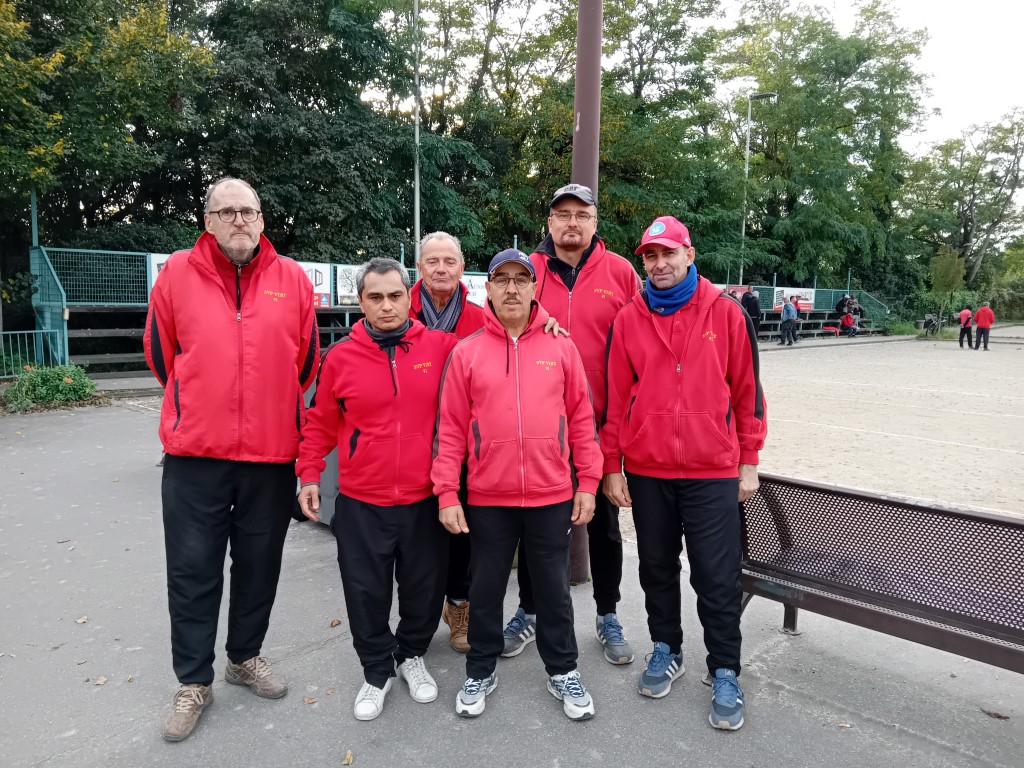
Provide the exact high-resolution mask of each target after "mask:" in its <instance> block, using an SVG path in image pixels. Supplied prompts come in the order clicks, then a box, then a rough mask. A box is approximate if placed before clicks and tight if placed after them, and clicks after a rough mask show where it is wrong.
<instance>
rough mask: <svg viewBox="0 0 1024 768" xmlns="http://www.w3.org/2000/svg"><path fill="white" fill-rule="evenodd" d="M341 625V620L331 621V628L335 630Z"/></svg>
mask: <svg viewBox="0 0 1024 768" xmlns="http://www.w3.org/2000/svg"><path fill="white" fill-rule="evenodd" d="M339 624H341V619H331V628H334V627H336V626H338V625H339Z"/></svg>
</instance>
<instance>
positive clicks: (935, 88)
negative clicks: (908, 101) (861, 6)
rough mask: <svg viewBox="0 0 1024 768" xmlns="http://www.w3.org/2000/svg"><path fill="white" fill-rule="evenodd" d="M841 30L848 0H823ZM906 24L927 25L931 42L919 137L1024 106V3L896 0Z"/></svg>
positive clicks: (934, 137) (946, 133)
mask: <svg viewBox="0 0 1024 768" xmlns="http://www.w3.org/2000/svg"><path fill="white" fill-rule="evenodd" d="M822 4H823V5H825V7H827V8H829V9H830V10H831V11H832V14H833V17H834V18H835V20H836V24H837V26H838V27H839V29H840V31H843V32H847V31H850V30H851V29H852V26H853V11H852V9H851V5H852V4H851V3H850V2H848V1H847V2H844V1H843V0H838V1H836V0H824V2H823V3H822ZM892 5H893V7H894V8H896V9H898V13H899V17H900V20H901V22H902V26H903V27H904V28H907V29H925V30H927V32H928V37H929V39H928V43H927V44H926V45H925V49H924V53H923V55H922V56H921V61H920V71H922V72H924V73H926V74H930V75H931V78H930V79H929V81H928V86H929V88H930V89H931V91H932V96H931V98H930V99H929V100H928V102H927V106H928V107H929V108H934V109H939V110H941V114H940V115H937V116H933V117H930V118H929V119H928V121H927V123H926V124H925V126H924V132H923V133H922V134H921V135H920V136H918V137H914V138H912V139H909V140H905V143H904V146H905V147H906V148H907V149H908V150H911V151H915V150H916V147H915V146H913V145H914V143H915V142H916V141H920V142H929V143H930V142H936V141H942V140H944V139H951V138H954V137H957V136H959V135H960V134H961V133H962V132H963V131H965V130H966V129H967V128H968V127H969V126H970V125H972V124H975V123H985V122H996V121H998V120H1000V119H1001V118H1002V117H1003V115H1005V114H1006V113H1007V112H1009V111H1010V110H1011V109H1012V108H1013V107H1015V106H1024V78H1022V72H1021V47H1020V35H1021V31H1022V26H1021V25H1022V23H1024V4H1021V3H1019V2H1014V1H1013V0H970V1H969V2H949V1H947V2H942V0H938V2H936V0H892Z"/></svg>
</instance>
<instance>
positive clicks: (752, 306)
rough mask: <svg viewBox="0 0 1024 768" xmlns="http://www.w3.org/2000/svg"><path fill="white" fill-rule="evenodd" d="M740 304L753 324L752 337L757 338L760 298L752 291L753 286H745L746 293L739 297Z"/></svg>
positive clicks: (759, 319) (759, 322)
mask: <svg viewBox="0 0 1024 768" xmlns="http://www.w3.org/2000/svg"><path fill="white" fill-rule="evenodd" d="M740 304H741V305H742V306H743V309H744V310H746V313H747V315H748V316H749V317H750V322H752V323H753V324H754V337H755V338H757V337H758V336H759V335H760V333H761V299H760V298H758V295H757V293H755V292H754V286H752V285H748V286H747V291H746V293H744V294H743V296H741V297H740Z"/></svg>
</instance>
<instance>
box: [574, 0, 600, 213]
mask: <svg viewBox="0 0 1024 768" xmlns="http://www.w3.org/2000/svg"><path fill="white" fill-rule="evenodd" d="M576 19H577V22H576V96H575V104H574V108H573V111H574V114H573V127H572V179H571V181H572V182H573V183H574V184H583V185H584V186H587V187H590V188H591V189H592V190H594V196H595V197H596V196H597V186H598V160H599V151H600V146H601V40H602V27H603V24H604V4H603V2H602V0H580V2H579V10H578V11H577V16H576Z"/></svg>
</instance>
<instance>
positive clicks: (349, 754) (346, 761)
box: [341, 749, 356, 765]
mask: <svg viewBox="0 0 1024 768" xmlns="http://www.w3.org/2000/svg"><path fill="white" fill-rule="evenodd" d="M355 761H356V759H355V758H354V757H352V750H351V749H350V750H349V751H348V752H346V753H345V759H344V760H342V761H341V764H342V765H352V763H354V762H355Z"/></svg>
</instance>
